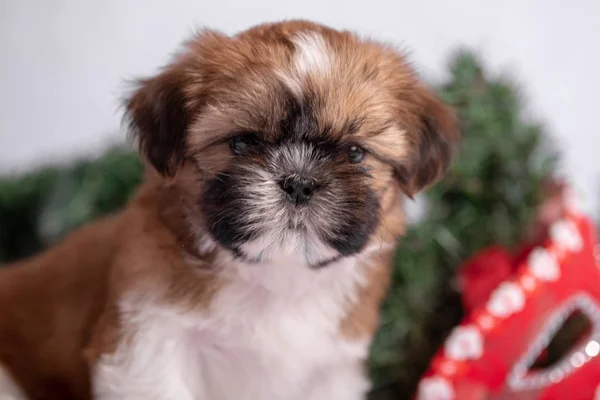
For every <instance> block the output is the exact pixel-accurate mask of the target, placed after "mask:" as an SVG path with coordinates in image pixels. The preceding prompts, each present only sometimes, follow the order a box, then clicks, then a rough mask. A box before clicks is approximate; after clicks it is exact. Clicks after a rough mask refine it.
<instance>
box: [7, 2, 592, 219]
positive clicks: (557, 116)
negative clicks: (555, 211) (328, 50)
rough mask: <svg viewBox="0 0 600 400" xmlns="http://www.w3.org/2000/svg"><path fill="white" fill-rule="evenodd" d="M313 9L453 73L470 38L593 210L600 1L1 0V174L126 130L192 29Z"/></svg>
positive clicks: (84, 150) (427, 68) (86, 149)
mask: <svg viewBox="0 0 600 400" xmlns="http://www.w3.org/2000/svg"><path fill="white" fill-rule="evenodd" d="M281 18H308V19H314V20H317V21H319V22H323V23H326V24H329V25H332V26H333V27H338V28H350V29H352V30H356V31H358V32H360V33H363V34H367V35H369V36H372V37H376V38H380V39H383V40H386V41H392V42H396V43H404V44H405V46H406V48H408V49H411V53H412V59H413V60H414V61H415V63H416V65H417V66H418V67H419V69H420V71H421V72H422V73H423V74H424V76H426V77H428V78H430V80H432V81H438V80H441V79H443V78H444V71H445V70H446V68H445V67H446V62H447V59H448V55H449V54H450V53H451V52H452V50H454V49H455V48H456V47H457V46H459V45H467V46H470V47H471V48H474V49H476V50H478V51H479V52H480V53H481V54H482V55H483V56H484V57H485V60H486V62H487V63H488V65H489V66H490V68H491V69H492V70H493V71H494V72H496V73H509V74H510V75H512V76H515V77H516V78H517V79H518V81H519V82H520V83H521V84H523V85H524V91H523V92H524V96H525V98H526V100H527V102H528V104H529V109H528V112H529V115H530V116H532V117H533V118H535V119H540V120H542V121H544V122H545V123H546V125H547V128H548V130H549V131H550V132H552V134H553V135H554V136H555V139H556V141H557V143H558V146H559V147H560V148H561V149H562V150H563V151H564V167H565V169H564V171H565V172H566V174H567V175H568V176H569V177H570V179H571V180H572V182H573V183H574V184H575V186H576V189H577V190H578V192H579V193H580V194H581V195H582V196H583V201H584V206H585V207H586V208H587V209H588V210H591V209H593V210H597V207H598V204H599V201H598V200H600V186H599V185H600V154H599V150H600V129H598V122H597V121H598V120H597V118H598V116H599V115H600V102H599V101H598V100H597V96H598V95H599V93H600V1H599V0H570V1H565V0H527V1H523V0H520V1H519V0H504V1H501V2H500V1H494V2H492V1H482V0H452V1H446V0H440V1H433V0H418V1H417V0H411V1H404V0H388V1H384V0H368V1H351V0H296V1H280V0H245V1H244V0H211V1H206V0H170V1H167V0H164V1H158V0H136V1H134V0H129V1H128V0H101V1H97V0H85V1H84V0H51V1H49V0H0V173H6V172H8V171H11V172H14V171H23V170H28V169H30V168H32V167H33V166H35V165H39V164H42V163H46V162H49V161H59V162H62V161H66V160H69V159H71V158H73V157H76V156H80V155H86V154H92V153H96V152H98V151H99V150H101V149H102V148H104V147H105V146H106V145H107V144H108V143H111V142H115V141H119V140H122V139H123V137H124V134H123V132H122V131H120V129H119V126H120V118H121V115H120V111H119V97H120V96H121V94H122V93H123V90H124V89H125V88H126V85H125V84H124V82H125V80H126V79H128V78H133V77H136V76H139V75H145V74H149V73H152V72H153V71H155V70H156V68H157V67H158V66H160V65H161V64H163V63H164V62H166V61H167V59H168V56H169V55H170V54H171V53H172V52H173V51H174V50H175V49H176V46H177V45H178V43H180V41H181V40H182V39H184V38H185V37H187V36H188V35H189V34H190V33H191V32H192V31H193V28H194V27H197V26H209V27H212V28H216V29H218V30H221V31H224V32H227V33H235V32H236V31H238V30H242V29H245V28H247V27H249V26H250V25H253V24H256V23H260V22H264V21H270V20H277V19H281Z"/></svg>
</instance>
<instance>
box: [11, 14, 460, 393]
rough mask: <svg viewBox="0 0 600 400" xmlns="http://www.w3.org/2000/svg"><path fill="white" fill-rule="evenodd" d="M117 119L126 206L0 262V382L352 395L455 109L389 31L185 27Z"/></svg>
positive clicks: (59, 389) (298, 24)
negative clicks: (125, 166) (129, 181)
mask: <svg viewBox="0 0 600 400" xmlns="http://www.w3.org/2000/svg"><path fill="white" fill-rule="evenodd" d="M126 116H127V120H128V122H129V125H130V128H131V132H132V134H133V136H134V137H135V138H136V139H137V141H138V143H139V148H140V152H141V154H142V156H143V157H144V159H145V160H146V161H147V168H146V176H145V180H144V183H143V185H142V186H141V188H140V189H139V191H138V193H137V195H136V196H135V198H134V199H133V200H132V201H131V202H130V204H129V205H128V207H127V208H125V209H124V210H123V211H122V212H120V213H119V214H116V215H113V216H108V217H106V218H104V219H101V220H99V221H97V222H95V223H93V224H91V225H89V226H85V227H83V228H81V229H79V230H77V231H76V232H74V233H72V234H71V235H70V236H68V237H67V238H66V239H64V240H63V241H62V242H61V243H59V244H58V245H56V246H55V247H53V248H51V249H50V250H48V251H46V252H45V253H43V254H41V255H39V256H37V257H34V258H31V259H28V260H26V261H23V262H20V263H18V264H16V265H10V266H6V267H5V268H3V269H2V270H1V271H0V365H1V367H0V393H2V394H0V398H2V399H11V400H14V399H35V400H41V399H61V400H66V399H90V398H93V399H102V400H109V399H110V400H113V399H115V400H116V399H172V400H230V399H231V400H243V399H248V400H316V399H319V400H335V399H339V400H351V399H363V398H364V397H365V393H366V392H367V390H368V388H369V383H368V379H367V377H366V374H365V365H364V364H365V360H366V358H367V353H368V350H369V344H370V342H371V339H372V337H373V335H374V332H375V331H376V329H377V325H378V312H379V305H380V301H381V300H382V297H383V296H384V295H385V292H386V287H387V283H388V279H389V275H390V267H391V261H392V257H393V254H394V246H395V243H396V240H397V238H398V236H399V235H401V233H402V231H403V212H402V199H403V197H405V196H412V195H413V194H415V193H417V192H418V191H420V190H422V189H423V188H425V187H427V186H428V185H430V184H432V183H433V182H435V181H436V180H437V179H438V178H440V177H441V176H442V175H443V173H444V172H445V171H446V169H447V167H448V165H449V164H450V162H451V159H452V153H453V147H454V144H455V141H456V140H457V137H458V132H457V127H456V121H455V118H454V116H453V114H452V112H451V111H450V110H449V109H448V108H447V107H446V106H445V105H443V104H442V103H441V102H440V100H438V99H437V98H436V96H435V95H434V93H433V92H432V91H431V90H430V89H428V88H427V87H426V86H425V85H424V84H423V83H422V82H421V81H420V80H419V78H418V77H417V75H416V74H415V72H414V71H413V70H412V69H411V67H410V66H409V64H408V62H407V61H406V59H405V58H404V57H403V56H402V55H401V54H399V53H398V52H397V51H395V50H394V49H393V48H392V47H389V46H386V45H383V44H380V43H377V42H374V41H370V40H362V39H360V38H358V37H357V36H355V35H354V34H352V33H349V32H340V31H336V30H333V29H330V28H328V27H325V26H322V25H318V24H315V23H311V22H306V21H287V22H282V23H274V24H265V25H260V26H257V27H254V28H252V29H249V30H247V31H244V32H242V33H239V34H237V35H235V36H232V37H230V36H225V35H222V34H219V33H217V32H213V31H202V32H200V33H199V34H197V35H196V36H195V37H194V38H192V39H191V40H190V41H188V42H187V43H186V44H185V45H184V46H183V49H182V50H181V51H180V52H179V53H178V55H177V56H176V57H175V58H174V60H173V61H172V62H171V63H170V64H169V65H167V66H166V67H165V68H164V69H163V70H162V71H161V72H160V73H159V74H158V75H156V76H154V77H151V78H149V79H145V80H141V81H139V85H138V86H137V87H136V89H135V90H134V91H133V93H132V94H131V96H130V97H129V98H128V99H127V101H126ZM9 393H12V394H9ZM2 395H4V397H2Z"/></svg>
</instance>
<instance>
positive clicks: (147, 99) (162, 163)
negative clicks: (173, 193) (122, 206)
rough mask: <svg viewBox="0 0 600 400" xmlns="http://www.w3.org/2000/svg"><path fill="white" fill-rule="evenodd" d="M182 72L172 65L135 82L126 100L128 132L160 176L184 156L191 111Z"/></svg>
mask: <svg viewBox="0 0 600 400" xmlns="http://www.w3.org/2000/svg"><path fill="white" fill-rule="evenodd" d="M184 79H185V77H184V74H183V73H182V72H180V71H178V70H177V69H174V68H171V69H167V70H165V71H163V72H162V73H160V74H159V75H157V76H155V77H152V78H150V79H144V80H140V81H138V82H137V88H136V89H135V90H134V92H133V94H132V95H131V97H129V98H128V99H127V100H126V101H125V107H126V119H127V120H128V124H129V128H130V133H131V134H132V135H133V136H134V138H135V139H137V141H138V145H139V150H140V153H141V154H142V155H143V156H144V157H145V158H146V159H147V160H148V161H149V162H150V164H151V165H152V166H153V167H154V168H155V169H156V170H157V171H158V172H159V173H160V174H161V175H163V176H168V177H172V176H173V175H174V174H175V171H176V170H177V168H178V167H179V166H180V164H181V163H182V162H183V160H184V157H185V146H186V144H185V143H186V133H187V129H188V126H189V124H190V111H189V110H188V109H187V106H186V99H185V94H184V87H185V81H184Z"/></svg>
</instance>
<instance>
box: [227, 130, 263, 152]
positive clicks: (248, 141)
mask: <svg viewBox="0 0 600 400" xmlns="http://www.w3.org/2000/svg"><path fill="white" fill-rule="evenodd" d="M259 146H260V141H259V140H258V138H257V137H256V135H255V134H253V133H246V134H244V135H240V136H236V137H234V138H232V139H231V140H230V141H229V147H230V148H231V151H233V153H234V154H235V155H238V156H240V155H244V154H248V153H249V152H251V151H252V150H255V149H256V148H258V147H259Z"/></svg>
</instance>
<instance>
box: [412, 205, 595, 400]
mask: <svg viewBox="0 0 600 400" xmlns="http://www.w3.org/2000/svg"><path fill="white" fill-rule="evenodd" d="M595 246H596V237H595V228H594V225H593V224H592V223H591V221H590V220H589V219H588V218H586V217H585V216H583V215H581V214H579V213H578V212H577V211H576V210H573V209H572V208H569V209H567V210H566V211H565V212H564V213H563V214H562V217H561V219H559V220H558V221H556V222H554V223H552V224H551V225H550V227H549V229H548V232H546V233H545V234H544V239H543V240H540V243H538V244H537V245H534V246H529V247H528V248H527V249H524V250H523V251H522V252H521V253H520V254H519V255H518V256H517V257H515V258H513V257H511V255H510V254H509V253H508V252H507V251H506V250H504V249H503V248H501V247H492V248H489V249H486V250H484V251H483V252H481V253H480V254H478V255H476V256H475V257H474V258H473V259H471V261H469V262H468V263H466V264H465V266H464V267H463V268H462V269H461V272H460V274H459V279H460V281H461V283H462V287H463V302H464V305H465V309H466V311H467V315H466V317H465V318H464V320H463V321H462V322H461V323H460V325H459V326H457V327H456V328H455V329H454V330H453V331H452V332H451V334H450V335H449V336H448V338H447V339H446V342H445V344H444V345H443V347H442V348H441V349H440V350H439V351H438V353H437V354H436V355H435V356H434V358H433V360H432V362H431V365H430V368H429V370H428V371H427V372H426V374H425V375H424V377H423V378H422V380H421V382H420V385H419V389H418V392H417V395H416V398H417V400H462V399H466V400H478V399H490V400H491V399H498V400H500V399H544V400H563V399H569V400H578V399H581V400H589V399H598V400H600V385H599V384H600V356H599V355H600V268H599V267H598V265H597V259H596V254H595V250H596V249H595ZM566 321H568V322H569V323H571V322H573V321H574V322H573V323H574V324H575V325H573V326H575V327H577V332H578V336H577V337H576V338H575V339H576V340H574V341H573V343H571V344H570V346H568V347H566V349H564V347H565V346H563V350H564V353H563V354H559V355H560V357H557V354H558V353H557V354H554V350H553V349H554V348H555V347H560V346H557V345H556V343H559V342H556V341H558V340H559V339H560V335H559V334H558V332H559V331H560V330H561V329H562V327H563V326H564V324H565V322H566ZM559 344H560V343H559Z"/></svg>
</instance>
